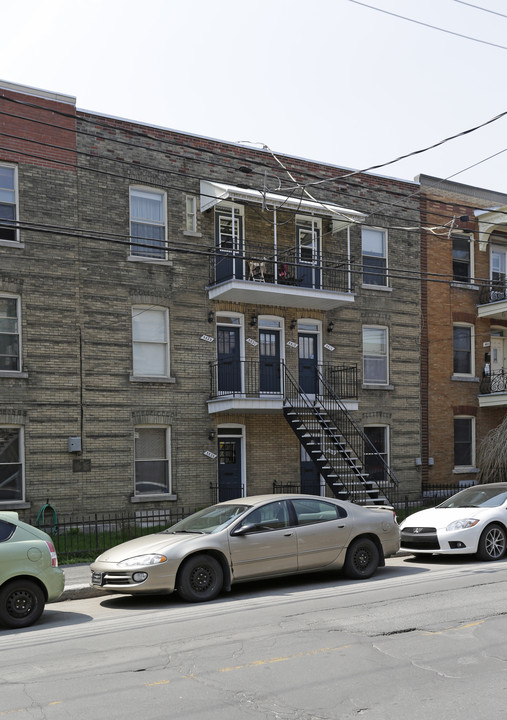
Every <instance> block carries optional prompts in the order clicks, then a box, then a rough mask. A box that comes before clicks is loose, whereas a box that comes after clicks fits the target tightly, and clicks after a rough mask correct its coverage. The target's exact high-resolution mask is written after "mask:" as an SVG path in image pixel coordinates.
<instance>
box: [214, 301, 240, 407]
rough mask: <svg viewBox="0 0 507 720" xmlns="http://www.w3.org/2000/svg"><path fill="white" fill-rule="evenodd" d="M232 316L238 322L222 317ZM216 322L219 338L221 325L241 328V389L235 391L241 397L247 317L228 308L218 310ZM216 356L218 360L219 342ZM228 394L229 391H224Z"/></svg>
mask: <svg viewBox="0 0 507 720" xmlns="http://www.w3.org/2000/svg"><path fill="white" fill-rule="evenodd" d="M224 317H230V318H234V319H237V320H239V322H238V323H234V324H233V323H228V322H225V321H224V320H221V318H224ZM215 323H216V336H217V340H218V328H219V326H221V327H234V328H239V378H240V389H239V390H238V392H237V393H234V394H235V395H236V397H241V396H243V395H244V393H245V317H244V315H243V313H238V312H227V311H226V310H217V312H216V313H215ZM215 356H216V359H217V362H218V359H219V358H218V343H217V346H216V350H215ZM216 381H217V390H218V366H217V378H216ZM223 394H224V395H227V394H228V393H223ZM231 394H232V393H231Z"/></svg>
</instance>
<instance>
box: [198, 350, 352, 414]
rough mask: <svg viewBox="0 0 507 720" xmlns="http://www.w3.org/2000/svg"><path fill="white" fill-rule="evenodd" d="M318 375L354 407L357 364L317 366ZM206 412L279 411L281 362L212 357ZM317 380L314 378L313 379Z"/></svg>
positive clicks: (282, 398) (281, 383) (345, 402)
mask: <svg viewBox="0 0 507 720" xmlns="http://www.w3.org/2000/svg"><path fill="white" fill-rule="evenodd" d="M319 371H320V375H321V376H322V377H323V378H324V379H325V380H326V382H327V384H328V385H329V386H330V387H332V388H333V391H334V393H335V394H336V395H337V396H338V397H339V398H340V399H341V400H342V401H343V403H344V404H345V405H346V406H347V408H348V409H350V410H356V409H357V398H358V381H357V366H356V365H330V364H327V363H326V364H322V365H319V366H318V368H317V372H316V378H317V377H318V376H319ZM210 375H211V392H210V398H209V400H208V411H209V413H219V412H245V411H246V412H253V413H256V412H257V413H269V412H271V413H281V412H282V410H283V405H284V397H285V387H284V378H285V372H284V363H283V361H280V362H273V363H268V362H264V361H260V360H239V361H236V362H235V361H229V360H215V361H214V362H212V363H210ZM316 383H317V380H316Z"/></svg>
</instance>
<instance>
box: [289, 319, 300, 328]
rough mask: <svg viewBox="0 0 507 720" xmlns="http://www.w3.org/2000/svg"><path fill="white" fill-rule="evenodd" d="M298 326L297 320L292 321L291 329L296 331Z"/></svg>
mask: <svg viewBox="0 0 507 720" xmlns="http://www.w3.org/2000/svg"><path fill="white" fill-rule="evenodd" d="M297 324H298V321H297V320H291V321H290V329H291V330H294V328H295V327H296V325H297Z"/></svg>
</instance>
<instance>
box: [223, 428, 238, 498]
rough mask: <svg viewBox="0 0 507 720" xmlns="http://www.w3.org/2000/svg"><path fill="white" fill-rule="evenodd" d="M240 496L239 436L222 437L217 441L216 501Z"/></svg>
mask: <svg viewBox="0 0 507 720" xmlns="http://www.w3.org/2000/svg"><path fill="white" fill-rule="evenodd" d="M241 496H242V493H241V438H224V439H223V440H219V441H218V501H219V502H223V501H224V500H234V498H238V497H241Z"/></svg>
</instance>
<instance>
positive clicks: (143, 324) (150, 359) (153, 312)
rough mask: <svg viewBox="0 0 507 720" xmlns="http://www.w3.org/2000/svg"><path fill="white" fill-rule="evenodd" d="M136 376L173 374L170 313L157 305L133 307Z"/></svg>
mask: <svg viewBox="0 0 507 720" xmlns="http://www.w3.org/2000/svg"><path fill="white" fill-rule="evenodd" d="M132 355H133V375H134V377H150V378H166V377H169V312H168V310H167V308H160V307H154V306H153V305H136V306H134V307H133V308H132Z"/></svg>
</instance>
